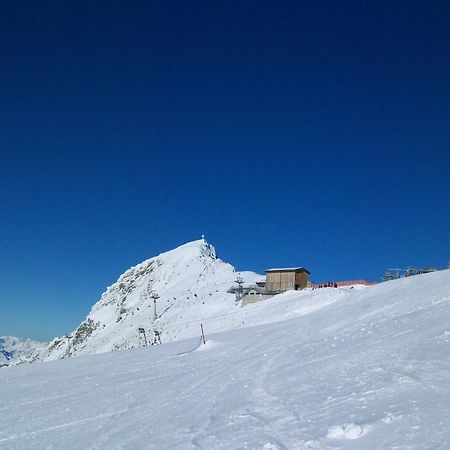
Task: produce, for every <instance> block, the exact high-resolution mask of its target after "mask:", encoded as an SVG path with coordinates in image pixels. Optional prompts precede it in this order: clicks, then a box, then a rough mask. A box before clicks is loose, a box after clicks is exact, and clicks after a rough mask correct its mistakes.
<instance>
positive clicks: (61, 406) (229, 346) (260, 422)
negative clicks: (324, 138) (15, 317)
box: [0, 270, 450, 450]
mask: <svg viewBox="0 0 450 450" xmlns="http://www.w3.org/2000/svg"><path fill="white" fill-rule="evenodd" d="M316 301H317V302H316ZM230 314H231V313H230ZM235 314H236V317H239V320H243V321H244V322H246V321H247V323H246V324H245V323H244V325H248V324H259V325H256V326H253V327H243V328H241V329H235V330H229V331H223V332H220V333H216V334H211V335H210V334H209V333H208V330H209V324H208V321H206V322H205V323H204V326H205V330H206V333H207V336H206V337H207V344H206V345H204V346H200V347H198V349H196V350H194V351H193V352H191V353H185V352H187V351H189V350H190V349H193V348H195V347H196V345H197V343H198V338H192V339H187V340H182V341H178V342H172V343H168V344H164V345H161V346H156V347H149V348H144V349H136V350H124V351H121V352H113V353H103V354H98V355H92V356H80V357H78V358H68V359H63V360H59V361H53V362H45V363H36V364H30V365H20V366H15V367H7V368H2V369H0V398H1V399H2V401H1V404H0V448H1V449H27V450H28V449H39V450H42V449H80V450H81V449H82V450H87V449H92V450H93V449H155V450H163V449H168V450H176V449H183V450H184V449H205V450H206V449H207V450H212V449H226V450H230V449H259V450H280V449H340V448H349V449H370V450H372V449H380V450H386V449H420V450H423V449H449V448H450V271H449V270H445V271H441V272H435V273H431V274H427V275H420V276H415V277H410V278H406V279H401V280H396V281H391V282H387V283H383V284H380V285H377V286H374V287H369V288H365V289H352V290H351V289H347V290H341V289H333V288H329V289H321V290H315V291H305V292H290V293H286V294H284V295H282V296H280V297H275V298H273V299H271V300H266V301H264V302H260V303H256V304H252V305H249V306H247V307H245V308H242V309H239V308H237V309H236V313H235ZM238 315H239V316H238ZM208 320H211V322H212V323H213V322H214V320H216V321H220V318H216V319H214V318H211V319H208ZM236 320H237V319H236ZM211 328H214V326H211Z"/></svg>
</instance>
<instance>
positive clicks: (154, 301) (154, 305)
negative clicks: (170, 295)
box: [152, 292, 159, 323]
mask: <svg viewBox="0 0 450 450" xmlns="http://www.w3.org/2000/svg"><path fill="white" fill-rule="evenodd" d="M158 298H159V295H158V294H157V293H156V292H153V294H152V299H153V323H155V322H156V319H157V318H158V315H157V314H156V300H158Z"/></svg>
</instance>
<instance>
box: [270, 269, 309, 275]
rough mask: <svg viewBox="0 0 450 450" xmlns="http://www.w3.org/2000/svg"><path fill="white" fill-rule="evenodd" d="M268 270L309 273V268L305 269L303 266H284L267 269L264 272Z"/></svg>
mask: <svg viewBox="0 0 450 450" xmlns="http://www.w3.org/2000/svg"><path fill="white" fill-rule="evenodd" d="M268 272H306V273H307V274H308V275H309V273H310V272H309V270H308V269H305V268H304V267H284V268H279V269H267V270H266V273H268Z"/></svg>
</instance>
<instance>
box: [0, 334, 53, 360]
mask: <svg viewBox="0 0 450 450" xmlns="http://www.w3.org/2000/svg"><path fill="white" fill-rule="evenodd" d="M45 345H46V344H45V343H43V342H37V341H32V340H31V339H20V338H17V337H14V336H0V367H4V366H10V365H13V364H20V363H23V362H33V361H35V360H37V359H38V358H39V355H40V352H41V351H42V349H43V348H44V346H45Z"/></svg>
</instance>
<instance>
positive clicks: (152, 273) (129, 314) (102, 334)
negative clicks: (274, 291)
mask: <svg viewBox="0 0 450 450" xmlns="http://www.w3.org/2000/svg"><path fill="white" fill-rule="evenodd" d="M236 275H237V274H236V272H235V269H234V267H233V266H231V265H230V264H227V263H225V262H223V261H221V260H220V259H219V258H217V256H216V252H215V249H214V247H213V246H212V245H210V244H208V243H207V242H206V241H205V240H204V239H201V240H198V241H194V242H189V243H187V244H185V245H182V246H180V247H178V248H176V249H174V250H171V251H168V252H166V253H162V254H160V255H159V256H156V257H154V258H151V259H148V260H146V261H144V262H142V263H141V264H138V265H137V266H135V267H132V268H131V269H129V270H127V271H126V272H125V273H124V274H123V275H121V276H120V277H119V279H118V280H117V281H116V283H114V284H113V285H112V286H110V287H108V288H107V290H106V292H105V293H104V294H103V295H102V297H101V299H100V300H99V301H98V302H97V303H96V304H95V305H94V306H93V308H92V310H91V312H90V313H89V315H88V316H87V318H86V320H84V321H83V322H82V323H81V324H80V325H79V327H78V328H77V329H76V330H75V331H73V332H72V333H70V334H69V335H68V337H61V338H56V339H54V340H53V341H52V342H51V343H50V344H49V346H48V348H47V349H46V350H45V351H44V352H43V353H42V359H43V360H54V359H59V358H65V357H67V356H80V355H84V354H94V353H103V352H110V351H115V350H122V349H127V348H136V347H140V346H141V344H142V341H143V340H144V336H143V334H141V335H139V328H144V330H145V339H147V341H151V340H152V339H153V338H154V333H153V331H154V329H156V331H157V332H158V333H160V339H161V342H163V343H167V342H171V341H174V340H179V339H182V338H187V337H192V336H198V334H199V327H200V323H201V322H202V321H204V320H205V319H206V318H207V317H211V316H214V317H218V316H220V317H225V316H226V314H227V313H229V312H231V311H233V310H235V309H236V308H237V306H236V305H235V302H234V300H235V297H234V295H232V294H229V293H227V290H228V289H229V288H230V287H231V286H232V285H233V282H234V280H235V279H236ZM239 275H240V276H242V277H243V278H244V280H245V281H246V282H248V283H250V282H252V281H254V280H256V279H258V278H261V275H258V274H256V273H253V272H240V273H239ZM154 297H157V298H156V320H154V300H155V298H154ZM224 320H225V319H224ZM223 325H225V324H223ZM232 325H233V324H230V326H232ZM218 326H219V328H218V329H220V324H219V325H218ZM216 328H217V327H216ZM222 328H223V327H222ZM210 331H212V329H211V330H210Z"/></svg>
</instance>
